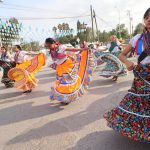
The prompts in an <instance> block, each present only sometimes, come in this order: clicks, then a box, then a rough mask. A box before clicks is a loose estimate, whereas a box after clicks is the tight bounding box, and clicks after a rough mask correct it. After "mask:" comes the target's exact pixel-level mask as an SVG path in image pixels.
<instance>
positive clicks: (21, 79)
mask: <svg viewBox="0 0 150 150" xmlns="http://www.w3.org/2000/svg"><path fill="white" fill-rule="evenodd" d="M45 62H46V56H45V54H43V53H40V54H38V55H37V56H35V57H34V58H33V59H31V60H28V61H25V62H24V63H22V64H18V65H16V67H15V68H13V69H11V70H10V71H9V72H8V77H9V78H10V79H11V80H15V84H14V87H15V88H18V89H22V90H30V89H33V88H35V87H36V86H37V84H38V80H37V79H36V78H35V74H36V73H37V72H38V71H39V70H40V69H41V68H42V66H44V65H45Z"/></svg>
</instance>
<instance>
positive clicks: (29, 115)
mask: <svg viewBox="0 0 150 150" xmlns="http://www.w3.org/2000/svg"><path fill="white" fill-rule="evenodd" d="M37 78H38V79H40V82H39V86H38V87H37V88H36V89H35V90H34V91H33V93H31V94H28V95H23V94H22V92H21V91H19V90H17V89H14V88H11V89H5V87H4V86H3V85H2V84H0V149H1V150H150V144H146V143H140V142H135V141H133V140H130V139H128V138H126V137H122V136H121V135H120V134H118V133H117V132H114V131H113V130H111V129H110V128H108V127H107V125H106V121H105V119H104V118H103V114H104V113H105V112H106V111H107V110H109V109H111V108H112V107H114V106H116V105H117V104H118V103H119V101H121V99H122V98H123V96H124V95H125V94H126V93H127V90H128V89H129V88H130V86H131V83H132V79H133V75H132V73H129V75H128V76H126V77H121V78H119V80H118V82H112V81H111V80H110V79H105V78H102V77H99V76H98V75H97V73H95V74H94V76H93V82H92V84H91V86H90V89H89V91H88V93H87V94H86V95H84V96H83V97H82V98H81V99H80V101H78V102H74V103H71V104H69V105H67V106H62V105H61V104H59V103H58V102H57V101H53V102H50V101H49V98H48V96H49V92H50V87H51V86H52V85H53V84H54V80H55V73H54V72H53V71H51V70H50V69H49V68H45V69H43V70H42V71H41V72H39V73H38V75H37Z"/></svg>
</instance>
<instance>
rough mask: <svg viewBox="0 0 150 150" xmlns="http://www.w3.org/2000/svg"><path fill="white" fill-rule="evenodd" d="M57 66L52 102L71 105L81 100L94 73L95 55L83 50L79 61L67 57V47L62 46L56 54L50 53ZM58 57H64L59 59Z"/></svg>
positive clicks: (52, 89) (78, 58)
mask: <svg viewBox="0 0 150 150" xmlns="http://www.w3.org/2000/svg"><path fill="white" fill-rule="evenodd" d="M50 53H51V56H52V59H53V61H54V62H55V64H56V82H55V87H52V88H51V94H50V100H58V101H60V102H64V103H70V102H73V101H76V100H79V99H80V97H81V96H82V95H83V94H84V93H85V91H86V90H87V89H88V86H89V84H90V82H91V77H92V74H93V71H94V67H95V63H94V59H93V54H92V52H91V51H89V50H83V51H82V52H81V53H80V54H79V56H77V57H76V58H77V60H74V59H73V58H72V57H70V56H68V55H67V52H66V47H65V46H64V45H60V46H59V48H58V49H57V50H56V51H55V52H52V51H51V52H50ZM58 55H62V56H64V58H59V57H58Z"/></svg>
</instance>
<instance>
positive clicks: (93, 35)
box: [90, 5, 94, 42]
mask: <svg viewBox="0 0 150 150" xmlns="http://www.w3.org/2000/svg"><path fill="white" fill-rule="evenodd" d="M90 9H91V22H92V42H94V24H93V8H92V5H90Z"/></svg>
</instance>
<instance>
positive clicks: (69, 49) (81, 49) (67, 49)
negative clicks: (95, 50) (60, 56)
mask: <svg viewBox="0 0 150 150" xmlns="http://www.w3.org/2000/svg"><path fill="white" fill-rule="evenodd" d="M83 50H88V48H66V51H71V52H78V51H83Z"/></svg>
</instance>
